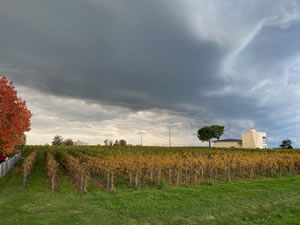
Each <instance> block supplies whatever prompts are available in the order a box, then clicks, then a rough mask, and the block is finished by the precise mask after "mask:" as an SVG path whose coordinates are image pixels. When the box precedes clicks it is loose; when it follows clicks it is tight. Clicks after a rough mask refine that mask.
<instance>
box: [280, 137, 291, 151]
mask: <svg viewBox="0 0 300 225" xmlns="http://www.w3.org/2000/svg"><path fill="white" fill-rule="evenodd" d="M280 148H283V149H292V148H293V146H292V141H291V140H290V139H289V138H286V139H284V140H283V141H282V142H281V145H280Z"/></svg>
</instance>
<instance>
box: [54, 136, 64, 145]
mask: <svg viewBox="0 0 300 225" xmlns="http://www.w3.org/2000/svg"><path fill="white" fill-rule="evenodd" d="M63 144H64V139H63V137H62V136H59V135H56V136H55V137H54V138H53V141H52V145H63Z"/></svg>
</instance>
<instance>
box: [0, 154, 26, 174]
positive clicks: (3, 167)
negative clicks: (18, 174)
mask: <svg viewBox="0 0 300 225" xmlns="http://www.w3.org/2000/svg"><path fill="white" fill-rule="evenodd" d="M21 157H22V154H21V152H19V153H18V154H16V155H14V156H13V157H10V158H8V160H6V161H5V162H3V163H0V178H1V177H4V176H5V175H6V174H7V173H8V172H9V171H10V170H11V169H12V168H13V166H14V165H15V163H16V162H18V161H19V159H20V158H21Z"/></svg>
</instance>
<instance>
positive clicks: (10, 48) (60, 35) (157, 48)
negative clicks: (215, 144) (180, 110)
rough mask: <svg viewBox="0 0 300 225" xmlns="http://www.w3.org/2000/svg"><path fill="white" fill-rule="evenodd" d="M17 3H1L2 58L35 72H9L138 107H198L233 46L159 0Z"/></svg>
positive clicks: (49, 87)
mask: <svg viewBox="0 0 300 225" xmlns="http://www.w3.org/2000/svg"><path fill="white" fill-rule="evenodd" d="M16 2H18V1H9V2H8V1H7V2H6V3H1V5H3V6H4V7H1V9H0V10H1V13H0V20H1V21H2V22H1V23H2V24H1V28H2V29H1V30H2V32H1V33H2V34H1V36H0V47H1V49H2V52H3V53H4V54H0V59H1V62H2V63H7V64H12V65H14V66H15V65H17V66H18V67H19V68H20V67H21V68H22V69H23V71H28V72H22V73H21V74H17V75H14V74H10V76H11V77H12V78H13V79H14V80H15V81H16V82H17V83H22V84H25V85H28V86H33V87H35V88H39V89H41V90H43V91H47V92H51V93H55V94H57V95H63V96H73V97H76V98H83V99H87V100H93V101H98V102H105V103H108V104H121V105H125V106H128V107H131V108H139V109H143V108H149V107H150V108H151V107H162V106H166V104H167V105H168V104H170V105H172V104H174V103H178V102H195V99H197V95H198V94H197V91H198V90H201V89H205V88H207V87H208V86H214V84H215V83H217V79H216V75H217V74H218V73H219V71H218V70H219V69H218V68H219V64H220V60H221V58H222V56H223V55H224V53H225V52H226V49H224V48H222V47H220V46H218V45H217V44H216V43H214V42H210V41H204V40H203V41H201V40H196V39H195V38H194V37H193V35H191V33H190V32H189V30H188V29H187V28H186V27H185V26H183V22H182V21H183V20H184V18H180V17H181V16H180V15H177V16H178V17H177V18H176V17H175V16H174V15H171V14H170V13H168V11H167V9H166V7H165V6H164V5H163V4H161V3H159V2H160V1H151V2H149V1H143V2H141V1H129V3H128V2H127V3H124V2H122V1H113V2H114V3H115V4H110V3H107V2H105V1H99V5H93V4H91V3H90V4H89V3H88V2H87V3H82V1H72V3H71V4H69V5H68V4H64V3H62V2H61V1H51V2H43V1H25V2H26V3H27V4H25V3H24V2H23V3H22V4H21V5H19V4H17V3H16ZM14 3H15V4H14ZM18 3H19V2H18ZM13 10H16V12H15V13H14V16H12V15H11V14H10V13H9V11H13Z"/></svg>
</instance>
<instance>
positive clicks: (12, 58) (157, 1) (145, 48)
mask: <svg viewBox="0 0 300 225" xmlns="http://www.w3.org/2000/svg"><path fill="white" fill-rule="evenodd" d="M0 31H1V33H0V49H1V51H0V72H2V73H5V74H6V76H7V78H8V79H9V80H10V81H13V82H14V85H15V87H16V89H17V91H18V95H19V96H20V97H21V98H22V99H24V100H26V102H27V106H28V108H29V109H30V110H31V112H32V113H33V117H32V121H31V122H32V129H31V131H30V132H28V133H27V143H28V144H46V143H51V141H52V139H53V137H54V136H55V135H61V136H63V137H64V138H65V139H66V138H72V139H73V140H81V141H84V142H87V143H89V144H103V141H104V140H105V139H106V138H108V139H111V140H113V141H114V140H116V139H125V140H127V142H128V143H131V144H134V145H135V144H140V142H141V137H140V135H139V134H138V133H139V132H141V131H142V132H144V135H143V145H165V146H166V145H168V144H169V128H168V126H169V125H170V124H175V125H174V126H172V127H171V137H172V139H171V141H172V145H174V146H175V145H176V146H200V145H207V143H201V142H200V141H199V139H198V138H197V131H198V129H199V128H201V127H203V126H207V125H214V124H219V125H224V126H225V132H224V135H223V136H222V138H241V133H242V132H246V131H248V130H249V129H250V128H255V129H256V130H257V131H264V132H267V143H268V146H269V147H277V146H279V144H280V142H281V141H282V140H283V139H285V138H290V139H291V140H292V142H293V145H294V147H300V105H299V104H298V100H299V98H300V76H299V75H300V41H299V39H300V0H285V1H280V0H263V1H261V0H251V1H246V0H228V1H219V0H184V1H183V0H151V1H146V0H51V1H42V0H1V1H0Z"/></svg>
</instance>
